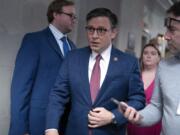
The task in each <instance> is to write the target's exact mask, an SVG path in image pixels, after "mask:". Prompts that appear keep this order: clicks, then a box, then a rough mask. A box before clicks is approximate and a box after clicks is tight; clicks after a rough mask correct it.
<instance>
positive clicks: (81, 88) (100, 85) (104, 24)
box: [46, 8, 145, 135]
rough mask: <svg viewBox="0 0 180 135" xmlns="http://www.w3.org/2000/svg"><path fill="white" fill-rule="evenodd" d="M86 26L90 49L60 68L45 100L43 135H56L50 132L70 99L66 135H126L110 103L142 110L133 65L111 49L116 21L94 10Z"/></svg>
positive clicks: (119, 115) (75, 54)
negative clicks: (47, 99) (45, 117)
mask: <svg viewBox="0 0 180 135" xmlns="http://www.w3.org/2000/svg"><path fill="white" fill-rule="evenodd" d="M86 20H87V26H86V31H87V37H88V42H89V47H85V48H82V49H78V50H75V51H72V52H70V53H69V54H68V56H67V57H66V59H65V61H64V62H63V64H62V66H61V69H60V72H59V75H58V77H57V80H56V83H55V86H54V88H53V89H52V91H51V94H50V100H49V105H48V110H47V120H46V128H47V129H46V135H58V131H57V130H55V129H57V128H58V121H59V118H62V114H63V111H64V108H65V107H64V105H65V104H66V103H67V102H68V101H69V100H70V99H71V111H70V115H69V118H68V124H67V129H66V134H65V135H125V124H126V123H127V120H126V119H125V118H124V116H123V115H122V113H120V112H118V109H117V105H116V104H114V103H113V102H112V101H111V100H110V99H111V98H116V99H117V100H120V101H126V102H128V104H131V105H132V106H133V107H134V108H136V109H141V108H143V107H144V103H145V98H144V91H143V85H142V82H141V77H140V71H139V66H138V60H137V59H136V58H135V57H133V56H130V55H128V54H125V53H123V52H121V51H120V50H118V49H115V48H114V47H112V40H113V39H114V38H115V37H116V34H117V29H116V27H117V23H118V21H117V17H116V15H115V14H114V13H112V12H111V11H110V10H109V9H106V8H97V9H94V10H92V11H90V12H89V13H88V15H87V18H86Z"/></svg>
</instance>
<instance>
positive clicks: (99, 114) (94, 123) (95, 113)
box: [88, 107, 113, 128]
mask: <svg viewBox="0 0 180 135" xmlns="http://www.w3.org/2000/svg"><path fill="white" fill-rule="evenodd" d="M112 120H113V114H112V112H110V111H108V110H106V109H105V108H103V107H97V108H94V109H92V110H90V111H89V114H88V121H89V123H88V127H90V128H97V127H101V126H104V125H107V124H110V123H112Z"/></svg>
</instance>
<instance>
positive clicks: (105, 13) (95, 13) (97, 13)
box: [86, 8, 118, 28]
mask: <svg viewBox="0 0 180 135" xmlns="http://www.w3.org/2000/svg"><path fill="white" fill-rule="evenodd" d="M95 17H108V18H109V20H110V22H111V27H112V28H116V27H117V24H118V18H117V16H116V15H115V14H114V13H113V12H112V11H111V10H109V9H107V8H95V9H93V10H91V11H90V12H89V13H88V14H87V16H86V21H87V22H88V21H89V20H91V19H92V18H95Z"/></svg>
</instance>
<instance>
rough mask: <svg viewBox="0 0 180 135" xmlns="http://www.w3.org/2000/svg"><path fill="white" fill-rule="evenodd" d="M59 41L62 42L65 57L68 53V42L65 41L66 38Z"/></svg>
mask: <svg viewBox="0 0 180 135" xmlns="http://www.w3.org/2000/svg"><path fill="white" fill-rule="evenodd" d="M61 41H62V42H63V51H64V56H66V54H67V53H68V51H69V45H68V41H67V37H65V36H64V37H62V38H61Z"/></svg>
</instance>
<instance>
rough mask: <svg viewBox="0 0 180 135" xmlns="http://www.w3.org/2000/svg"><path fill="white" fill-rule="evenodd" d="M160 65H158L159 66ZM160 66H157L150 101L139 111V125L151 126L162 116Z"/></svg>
mask: <svg viewBox="0 0 180 135" xmlns="http://www.w3.org/2000/svg"><path fill="white" fill-rule="evenodd" d="M159 67H160V66H159ZM159 69H160V68H158V71H157V74H156V79H155V88H154V91H153V95H152V97H151V102H150V104H148V105H147V106H146V107H145V108H144V109H143V110H141V111H140V114H141V115H142V116H143V119H142V120H141V123H140V125H142V126H151V125H153V124H155V123H157V122H159V121H160V120H161V117H162V112H163V110H162V107H163V105H162V101H163V100H162V93H161V92H162V90H161V85H160V78H159V73H160V70H159Z"/></svg>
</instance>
